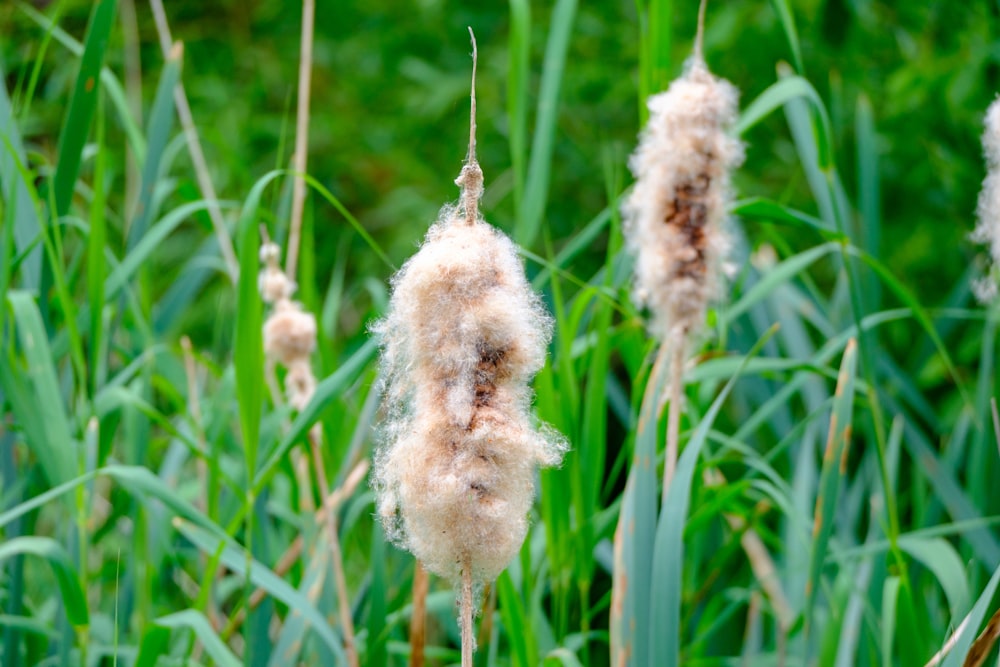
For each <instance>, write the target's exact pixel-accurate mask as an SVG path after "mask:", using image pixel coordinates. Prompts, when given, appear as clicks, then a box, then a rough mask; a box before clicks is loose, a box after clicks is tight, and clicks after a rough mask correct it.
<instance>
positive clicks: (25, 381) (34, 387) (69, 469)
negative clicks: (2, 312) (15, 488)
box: [0, 290, 76, 486]
mask: <svg viewBox="0 0 1000 667" xmlns="http://www.w3.org/2000/svg"><path fill="white" fill-rule="evenodd" d="M7 302H8V303H9V304H10V308H11V312H12V314H13V317H14V323H15V328H16V329H17V336H18V340H20V343H21V351H22V353H23V354H24V360H25V364H26V366H25V368H24V372H23V375H22V373H20V372H18V371H17V364H15V363H12V361H13V360H5V361H4V362H3V363H0V386H2V387H3V390H4V393H5V394H6V397H7V400H8V401H10V403H11V409H12V410H13V412H14V415H15V417H16V418H17V422H18V424H20V426H21V428H23V429H24V431H25V435H26V437H27V441H28V446H29V447H30V448H31V449H32V451H33V452H34V454H35V457H36V458H37V460H38V462H39V463H40V464H41V466H42V470H43V471H44V472H45V476H46V478H47V479H48V480H49V484H50V485H53V486H55V485H58V484H62V483H63V482H65V481H67V480H69V479H71V478H72V477H73V474H74V472H75V470H74V463H73V462H74V461H75V460H76V455H75V453H74V451H73V441H72V438H71V431H70V423H69V418H68V416H67V414H66V408H65V405H64V404H63V398H62V392H61V391H60V389H59V381H58V379H57V377H56V368H55V365H54V363H53V360H52V350H51V349H50V347H49V341H48V337H47V335H46V332H45V325H44V324H43V323H42V316H41V313H40V312H39V310H38V306H37V305H36V304H35V300H34V298H33V297H32V296H31V295H30V294H28V293H27V292H24V291H21V290H12V291H10V292H8V293H7Z"/></svg>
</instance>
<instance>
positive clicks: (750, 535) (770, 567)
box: [702, 468, 795, 633]
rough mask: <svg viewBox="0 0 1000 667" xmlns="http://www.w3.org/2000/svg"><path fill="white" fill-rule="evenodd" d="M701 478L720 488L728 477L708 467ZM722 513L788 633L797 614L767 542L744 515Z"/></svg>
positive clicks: (779, 623)
mask: <svg viewBox="0 0 1000 667" xmlns="http://www.w3.org/2000/svg"><path fill="white" fill-rule="evenodd" d="M702 479H704V481H705V485H706V486H708V487H712V488H719V487H721V486H724V485H725V484H726V478H725V477H724V476H723V475H722V473H721V472H719V471H718V470H716V469H715V468H706V469H705V472H704V473H702ZM722 516H723V518H724V519H725V520H726V523H728V524H729V527H730V528H731V529H732V531H733V532H734V533H737V534H739V536H740V545H741V546H742V547H743V552H744V553H745V554H746V556H747V560H748V561H749V562H750V569H751V570H753V573H754V577H756V579H757V581H758V583H759V584H760V587H761V590H763V591H764V594H765V595H767V599H768V600H769V601H770V602H771V607H772V608H773V609H774V613H775V616H776V617H777V619H778V627H779V629H780V630H781V632H783V633H784V632H787V631H788V629H789V628H790V627H791V625H792V622H793V621H794V619H795V613H794V612H793V611H792V607H791V604H790V603H789V602H788V598H787V597H786V596H785V592H784V591H783V590H782V588H781V582H780V581H779V580H778V570H777V567H775V565H774V559H772V558H771V554H770V553H769V552H768V550H767V547H766V546H765V545H764V541H763V540H762V539H761V538H760V535H758V534H757V531H755V530H754V529H753V528H751V527H750V526H748V525H747V522H746V521H744V520H743V517H741V516H737V515H736V514H723V515H722Z"/></svg>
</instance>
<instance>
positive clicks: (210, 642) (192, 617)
mask: <svg viewBox="0 0 1000 667" xmlns="http://www.w3.org/2000/svg"><path fill="white" fill-rule="evenodd" d="M153 623H155V624H156V625H159V626H161V627H164V628H171V629H177V628H186V629H188V630H191V631H192V632H194V634H195V636H196V637H197V638H198V640H199V641H201V645H202V646H204V647H205V653H207V654H208V655H209V656H210V657H211V658H212V660H213V661H214V662H215V664H216V665H219V667H240V665H242V664H243V663H241V662H240V660H239V658H237V657H236V656H235V655H234V654H233V652H232V651H230V650H229V647H228V646H226V643H225V642H224V641H222V639H220V638H219V635H217V634H216V632H215V630H213V629H212V624H211V623H209V622H208V619H207V618H205V615H204V614H202V613H201V612H200V611H197V610H195V609H185V610H184V611H178V612H176V613H173V614H168V615H166V616H161V617H160V618H157V619H156V620H155V621H153Z"/></svg>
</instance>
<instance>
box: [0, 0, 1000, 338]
mask: <svg viewBox="0 0 1000 667" xmlns="http://www.w3.org/2000/svg"><path fill="white" fill-rule="evenodd" d="M132 4H133V0H123V2H122V9H123V11H121V12H120V15H121V17H122V24H123V25H122V26H120V29H116V30H115V31H114V32H113V36H112V43H111V44H110V48H109V49H108V56H107V58H108V63H109V65H110V66H111V67H112V68H113V69H114V70H115V71H116V72H117V73H118V74H119V75H120V76H122V78H123V79H127V77H126V76H125V72H126V63H125V62H124V60H125V55H126V54H127V53H129V49H128V48H126V46H127V45H126V44H125V43H124V41H125V40H126V35H128V36H130V38H131V39H137V40H138V46H137V49H138V51H137V53H138V56H139V59H140V61H141V71H142V77H141V85H142V91H143V92H142V96H141V100H143V101H144V103H145V104H146V105H148V104H150V103H151V100H152V97H153V91H154V89H155V85H156V80H157V76H158V70H159V68H160V66H161V64H162V61H163V59H162V57H161V54H160V50H159V46H158V43H157V39H156V32H155V27H154V23H153V20H152V16H151V13H150V11H149V8H148V6H147V5H145V4H144V3H141V2H140V3H137V4H136V5H135V6H134V8H133V9H132V10H131V11H129V8H128V6H129V5H132ZM696 4H697V3H695V2H675V3H674V15H675V18H674V25H673V34H672V36H671V37H672V42H673V43H672V47H671V52H672V54H673V71H672V72H670V73H669V74H670V75H671V76H673V75H675V74H676V73H678V72H679V71H680V68H681V66H682V62H683V59H684V58H685V57H686V55H687V54H688V53H689V52H690V45H691V38H692V36H693V31H694V23H695V13H696V10H697V7H696ZM791 4H792V9H793V12H794V16H795V20H796V24H797V27H798V30H799V33H800V38H801V41H802V53H803V59H804V64H805V73H806V75H807V76H808V77H809V78H810V80H811V81H812V82H813V83H814V85H815V86H816V87H817V88H818V90H819V91H820V93H821V95H823V97H824V99H825V100H827V102H828V105H829V108H830V110H831V115H832V120H833V124H834V131H835V135H836V137H837V139H838V142H839V145H838V150H837V154H836V157H837V162H838V166H839V167H840V169H841V172H842V174H843V176H844V181H845V184H846V187H847V188H848V191H849V192H853V190H854V187H853V185H852V183H853V174H854V171H855V170H854V155H853V151H852V150H851V146H852V145H853V132H854V130H853V128H854V109H855V104H856V100H857V98H858V96H859V95H861V94H865V95H867V96H868V97H869V98H870V100H871V103H872V106H873V108H874V117H875V122H876V127H877V131H878V141H879V146H878V152H879V156H880V160H881V165H880V166H881V173H882V185H883V188H884V190H883V217H884V224H883V230H884V231H883V238H882V248H881V251H882V256H883V258H884V260H885V262H886V263H887V264H888V265H889V266H891V267H892V268H893V269H894V270H895V271H896V273H897V275H898V276H899V277H900V278H902V279H903V281H904V282H905V283H906V284H908V285H910V286H912V287H913V288H914V289H915V290H917V292H918V293H919V294H921V295H922V298H923V300H924V302H925V303H928V304H934V303H938V302H940V301H941V300H942V299H944V298H945V296H946V291H947V289H948V286H951V285H954V284H955V281H956V279H957V277H958V276H959V275H960V274H961V273H962V272H963V271H965V270H966V268H967V267H968V266H969V265H970V262H971V261H972V259H973V257H974V255H975V254H976V249H975V248H974V247H973V246H972V245H971V244H970V243H969V242H968V241H967V238H966V237H967V234H968V232H969V231H970V230H971V229H972V226H973V221H974V211H975V197H976V193H977V191H978V188H979V185H980V183H981V181H982V177H983V171H984V167H983V163H982V159H981V151H980V146H979V134H980V132H981V117H982V114H983V111H984V109H985V107H986V105H987V104H988V103H989V102H990V101H991V100H992V99H993V97H994V96H995V94H996V92H997V90H998V86H1000V68H998V67H997V63H998V59H1000V41H998V39H997V38H996V37H995V35H997V34H998V33H1000V30H998V27H1000V9H998V6H1000V5H998V3H996V2H985V1H975V2H961V3H959V2H953V1H951V0H939V1H923V2H868V1H864V0H853V1H852V0H827V1H825V2H824V1H819V0H813V1H810V0H799V1H797V2H793V3H791ZM36 5H39V6H44V7H45V11H46V12H47V13H49V14H52V13H54V12H56V11H58V12H60V13H61V19H60V24H61V25H62V26H63V27H64V28H65V29H66V30H67V31H69V32H70V33H71V34H73V35H75V36H76V37H77V38H82V35H83V31H84V29H85V26H86V20H87V15H88V12H89V7H90V3H89V2H86V1H85V0H67V1H65V2H61V3H44V2H38V3H36ZM531 11H532V17H533V26H532V27H533V31H534V32H533V35H532V50H531V64H530V72H531V81H530V82H529V86H528V89H529V94H530V95H531V100H530V101H529V106H528V108H529V121H528V128H529V132H530V128H531V127H533V115H534V111H535V101H536V97H535V96H536V95H537V90H538V79H539V77H540V69H541V67H540V64H541V61H542V57H543V50H544V45H545V36H546V33H547V31H548V27H549V26H548V23H549V12H550V4H548V3H539V2H533V3H532V7H531ZM300 12H301V7H300V5H299V4H298V3H292V2H279V1H257V0H248V1H243V2H235V1H230V0H223V1H219V2H211V3H203V2H194V1H184V0H170V1H169V2H168V3H167V13H168V15H169V20H170V23H171V28H172V30H173V36H174V39H176V40H181V41H183V42H184V44H185V49H186V53H185V62H184V72H183V80H184V84H185V87H186V88H187V92H188V96H189V99H190V101H191V106H192V108H193V109H194V115H195V121H196V123H197V124H198V127H199V131H200V133H201V137H202V140H203V142H204V144H205V150H206V153H207V158H208V163H209V165H210V167H211V171H212V176H213V177H214V178H215V180H216V185H217V187H218V189H219V191H220V196H222V197H224V198H227V199H236V200H238V199H240V198H241V197H242V196H243V194H244V193H245V192H246V191H247V189H248V188H249V187H250V185H251V184H252V183H253V182H254V180H255V179H257V178H258V177H259V176H260V175H262V174H263V173H265V172H266V171H268V170H269V169H272V168H275V167H276V166H287V165H288V164H289V159H290V154H291V146H292V137H293V129H294V101H295V90H296V81H297V64H298V51H299V22H300V19H301V13H300ZM131 16H134V19H133V20H130V18H131ZM638 21H639V19H638V17H637V9H636V5H635V3H633V2H628V1H622V2H609V1H601V2H585V3H582V4H581V6H580V8H579V12H578V15H577V18H576V21H575V25H574V26H573V36H572V39H571V42H570V47H569V57H568V59H567V65H566V69H565V73H564V81H563V89H562V93H561V104H560V107H559V115H558V120H557V132H556V135H555V148H554V158H553V160H554V163H553V170H552V179H551V184H550V196H549V201H548V206H547V208H546V221H547V233H548V234H549V236H550V238H551V240H552V242H553V244H554V246H555V247H556V248H557V249H558V247H559V244H560V240H561V239H563V238H565V237H567V236H569V235H570V234H571V233H572V232H573V231H574V230H577V229H579V228H580V227H581V226H583V225H584V224H585V223H586V222H587V221H589V220H590V219H591V218H592V217H593V216H594V215H595V214H596V213H597V212H599V211H600V210H601V209H602V208H603V207H604V206H605V205H606V204H607V200H608V197H607V194H606V189H605V187H604V185H603V183H604V182H605V174H606V173H607V170H609V169H611V170H613V171H615V172H617V173H618V178H619V179H622V182H624V181H625V179H626V176H627V172H626V171H625V161H626V157H627V155H628V153H629V152H630V150H631V147H632V146H633V145H634V141H635V137H636V133H637V130H638V127H639V119H640V115H639V108H638V106H637V99H638V98H637V89H638V71H639V65H638V34H639V30H640V26H639V23H638ZM466 26H472V27H473V29H474V30H475V31H476V34H477V37H478V41H479V52H480V68H479V72H480V74H479V82H478V95H479V152H480V161H481V162H482V165H483V168H484V171H485V173H486V179H487V194H486V200H485V209H486V213H487V216H488V218H489V219H490V220H491V221H492V222H494V224H497V225H498V226H500V227H502V228H505V229H508V230H509V229H511V227H512V224H513V223H512V221H513V218H514V207H513V193H512V182H513V179H512V178H511V172H510V169H511V155H510V149H509V141H508V127H507V113H506V109H507V107H506V105H507V90H506V85H507V73H508V70H509V63H508V60H507V36H508V31H509V12H508V8H507V6H506V4H505V3H500V2H484V3H469V2H467V3H459V2H443V1H435V0H426V1H423V2H405V1H402V0H393V1H391V2H386V1H384V0H370V1H368V2H359V3H344V2H332V1H329V0H319V1H318V3H317V8H316V47H315V68H314V72H313V87H312V105H311V108H312V126H311V132H310V154H309V171H310V173H312V174H313V175H314V176H315V177H316V178H317V179H318V180H319V181H320V182H321V183H323V184H324V185H326V186H327V187H328V188H330V190H331V191H332V192H333V193H334V194H335V195H336V196H337V197H338V198H340V200H341V201H342V202H343V203H344V204H345V205H346V206H347V208H348V209H349V210H350V211H351V212H353V213H354V215H356V216H357V217H358V218H359V219H360V220H361V221H362V223H363V224H364V225H365V226H366V227H367V228H368V229H369V230H371V232H372V233H373V235H374V236H375V237H376V239H377V240H378V241H379V243H380V244H382V245H383V247H385V248H386V249H387V250H388V252H389V254H390V257H391V258H392V259H393V261H394V262H395V263H396V264H397V265H398V264H399V263H400V262H401V261H402V260H403V259H404V258H405V257H406V256H407V255H408V254H409V253H410V252H411V251H412V250H413V248H414V246H415V243H416V242H417V241H418V239H419V238H420V237H421V235H422V234H423V232H424V230H425V229H426V228H427V226H428V225H429V223H430V222H431V221H432V220H433V219H434V218H435V216H436V213H437V210H438V208H439V206H440V205H441V204H442V203H443V202H446V201H449V200H453V199H455V198H456V197H457V188H456V187H455V186H454V185H453V183H452V180H453V179H454V177H455V176H456V175H457V173H458V171H459V168H460V167H461V163H462V159H463V157H464V154H465V142H466V136H467V131H468V130H467V123H468V110H467V108H468V107H467V104H468V78H469V69H470V59H469V54H470V48H469V43H468V36H467V33H466ZM0 34H3V35H5V36H6V38H5V39H3V41H2V47H0V49H2V51H0V54H2V57H3V63H4V71H5V73H6V75H7V79H8V81H7V83H8V87H9V89H12V90H18V87H17V86H16V85H15V84H16V82H17V81H18V80H21V79H23V78H25V77H28V76H29V75H30V72H31V68H32V65H33V63H34V59H35V57H36V56H37V52H38V48H39V38H40V36H41V35H42V34H43V31H42V30H41V29H40V28H39V27H38V26H37V24H35V23H33V22H32V21H31V20H30V19H29V18H28V17H27V16H26V15H25V14H24V13H23V12H22V11H20V10H19V9H18V3H17V2H15V1H14V0H6V1H5V2H4V3H2V6H0ZM706 54H707V59H708V61H709V64H710V66H711V67H712V68H713V69H714V70H715V71H716V72H717V73H718V74H719V75H721V76H724V77H726V78H728V79H730V80H731V81H732V82H734V83H735V84H736V85H737V86H738V87H739V88H740V90H741V91H742V101H743V104H747V103H749V101H750V100H752V99H753V98H754V97H755V96H756V95H757V94H759V93H760V92H761V91H762V90H764V89H765V88H766V87H767V86H768V85H769V84H771V83H773V81H774V80H775V78H776V74H775V63H776V62H778V61H781V60H790V59H791V54H790V52H789V48H788V44H787V42H786V40H785V38H784V36H783V33H782V32H781V28H780V25H779V23H778V20H777V18H776V14H775V12H774V11H773V10H772V8H771V7H770V6H768V4H767V3H762V2H759V1H749V0H727V1H726V2H710V3H709V8H708V26H707V34H706ZM76 67H77V64H76V61H75V60H74V59H70V58H66V57H65V55H64V52H63V50H62V49H61V48H59V47H58V46H55V47H52V48H49V49H48V53H47V55H46V58H45V61H44V66H43V69H42V71H41V73H40V74H41V76H40V79H39V80H40V81H41V85H42V88H41V89H40V90H39V91H38V94H37V96H36V99H35V100H34V102H33V104H32V108H31V114H30V116H29V117H28V119H27V120H28V122H27V123H26V124H25V126H24V127H23V128H22V131H23V133H24V135H25V139H26V141H28V142H29V143H30V146H31V148H32V150H34V151H37V152H39V153H42V154H44V155H45V156H46V159H47V160H48V161H54V159H55V150H56V145H55V142H56V138H57V136H58V133H57V129H58V123H59V119H60V118H61V115H62V112H63V105H64V104H65V100H66V99H68V95H69V91H70V88H71V86H72V83H73V77H74V76H75V72H76ZM133 83H135V82H133ZM664 83H665V82H664ZM15 104H16V100H15ZM110 131H111V132H115V131H117V130H116V128H110ZM529 136H530V135H529ZM119 139H120V137H119ZM748 141H749V149H748V152H747V162H746V165H745V166H744V168H743V169H741V170H740V172H739V174H738V176H737V179H736V183H737V189H738V194H739V195H741V196H746V195H751V194H767V195H769V196H771V197H772V198H775V199H779V200H781V201H787V203H789V204H792V205H795V206H797V207H800V208H802V209H804V210H807V211H809V210H814V204H813V203H812V202H811V201H809V200H808V199H806V197H807V196H808V194H807V189H806V188H803V187H802V185H803V174H802V170H801V167H800V166H799V164H798V161H797V159H796V157H795V153H794V148H793V145H792V143H791V140H790V138H789V136H788V134H787V130H786V129H785V127H784V124H783V122H782V119H781V118H780V116H772V117H770V118H769V119H768V120H767V121H766V122H765V123H763V124H762V125H760V126H758V127H756V128H755V129H754V130H753V131H752V132H751V133H750V134H749V136H748ZM110 143H111V144H112V145H117V146H122V145H123V142H122V141H120V140H119V141H116V140H115V139H111V140H110ZM841 147H842V148H841ZM186 161H187V156H186V154H185V153H183V152H182V154H181V155H180V156H179V157H178V165H179V166H178V168H177V169H175V170H174V173H176V174H190V173H191V170H190V169H188V168H186ZM115 167H116V168H117V169H124V158H123V159H122V160H121V161H119V162H118V163H117V164H116V165H115ZM627 178H628V179H630V178H631V177H630V176H628V177H627ZM192 183H193V181H192ZM180 192H182V193H184V192H186V193H187V194H188V195H189V196H190V197H191V198H195V197H196V196H197V195H196V191H195V189H194V188H193V185H191V184H189V186H188V187H186V188H185V187H182V188H180ZM310 201H311V202H312V204H313V206H312V207H311V209H312V210H313V211H314V212H315V213H314V223H315V225H316V231H317V234H316V244H317V247H316V258H317V259H316V262H317V273H318V276H319V279H318V284H326V282H327V277H328V276H329V273H330V271H331V270H332V265H333V263H334V258H335V257H336V256H337V249H338V247H341V244H342V243H343V244H346V245H347V247H348V248H349V249H350V250H351V251H358V252H350V261H351V263H352V265H353V268H352V269H350V274H351V275H355V276H371V275H376V276H380V277H385V276H386V275H387V274H388V272H389V269H388V267H386V266H384V265H380V264H379V263H378V260H377V258H374V257H373V256H372V255H371V253H366V252H363V251H362V246H363V242H362V241H361V240H360V239H358V238H357V237H356V235H355V234H353V233H352V232H350V231H349V229H348V228H347V227H346V225H345V224H343V222H342V219H341V218H340V216H339V215H338V214H337V213H336V211H334V210H333V209H332V208H330V207H329V206H326V205H323V204H318V205H317V204H315V202H316V198H315V197H310ZM200 222H201V224H202V225H203V226H204V227H205V229H206V230H207V229H208V224H209V223H208V220H207V216H202V218H201V219H200ZM602 250H603V248H601V247H593V248H592V249H591V252H589V253H588V254H586V255H585V256H584V258H583V260H582V261H584V262H587V261H590V262H591V263H592V264H593V265H595V266H596V265H597V264H598V263H599V262H600V261H602ZM164 269H165V273H164V275H167V276H169V275H170V267H169V266H168V267H164ZM587 273H589V271H581V274H587ZM355 297H356V298H357V299H361V300H364V299H366V298H370V297H369V296H368V295H367V293H364V292H361V293H358V294H356V295H355ZM350 305H351V304H348V306H350ZM366 309H367V308H366V304H364V303H359V304H355V307H353V308H350V307H349V308H348V310H347V312H345V314H344V315H343V317H346V318H351V317H357V316H358V314H360V313H363V312H364V311H365V310H366ZM352 313H353V314H352ZM189 324H190V323H189ZM352 324H353V322H348V323H347V325H348V326H346V329H348V330H350V329H353V328H354V327H353V326H351V325H352Z"/></svg>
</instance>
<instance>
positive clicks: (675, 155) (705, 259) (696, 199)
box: [622, 57, 743, 337]
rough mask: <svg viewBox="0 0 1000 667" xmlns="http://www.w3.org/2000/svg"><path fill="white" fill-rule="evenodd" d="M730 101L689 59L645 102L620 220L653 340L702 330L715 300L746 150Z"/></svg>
mask: <svg viewBox="0 0 1000 667" xmlns="http://www.w3.org/2000/svg"><path fill="white" fill-rule="evenodd" d="M737 99H738V93H737V91H736V89H735V88H734V87H733V86H732V85H731V84H730V83H729V82H727V81H725V80H722V79H718V78H716V77H714V76H713V75H712V74H711V72H709V71H708V68H707V67H706V66H705V64H704V61H702V60H701V58H698V57H696V58H694V59H692V60H691V61H690V62H689V63H688V65H687V67H686V71H685V73H684V75H683V76H681V77H680V78H679V79H676V80H675V81H674V82H673V83H672V84H671V85H670V87H669V89H668V90H667V91H666V92H663V93H659V94H657V95H653V96H652V97H650V98H649V101H648V105H649V110H650V116H649V122H648V123H647V125H646V128H645V129H644V130H643V133H642V136H641V140H640V143H639V146H638V148H637V149H636V151H635V153H634V154H633V155H632V158H631V160H630V163H629V166H630V167H631V169H632V173H633V174H634V175H635V177H636V184H635V187H634V189H633V191H632V194H631V195H630V197H629V198H628V199H627V200H626V201H625V203H624V205H623V207H622V213H623V216H624V219H625V233H626V240H627V243H628V247H629V249H630V251H631V252H632V254H633V255H634V256H635V258H636V267H635V295H636V300H637V302H638V303H639V304H641V305H644V306H647V307H649V309H650V310H651V311H652V315H653V322H652V329H653V331H654V333H656V334H657V335H658V336H660V337H666V336H668V335H669V334H670V333H671V331H675V330H677V331H682V332H694V331H697V330H699V329H700V328H701V326H702V323H703V322H704V318H705V311H706V309H707V304H708V302H709V300H710V299H711V298H712V297H714V296H715V294H716V292H717V291H718V286H719V282H720V279H721V272H722V267H723V263H724V258H725V255H726V253H727V251H728V246H729V240H728V238H727V235H726V233H725V230H724V229H723V225H724V222H725V218H726V208H727V204H728V202H729V200H730V197H731V194H730V183H729V181H730V172H731V171H732V169H734V168H735V167H736V166H738V165H739V164H740V163H741V162H742V160H743V145H742V144H741V143H740V142H739V141H738V140H737V139H735V138H734V137H732V136H730V135H729V134H728V133H727V130H728V129H729V128H730V127H731V126H732V124H733V123H734V121H735V119H736V115H737Z"/></svg>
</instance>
